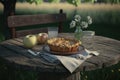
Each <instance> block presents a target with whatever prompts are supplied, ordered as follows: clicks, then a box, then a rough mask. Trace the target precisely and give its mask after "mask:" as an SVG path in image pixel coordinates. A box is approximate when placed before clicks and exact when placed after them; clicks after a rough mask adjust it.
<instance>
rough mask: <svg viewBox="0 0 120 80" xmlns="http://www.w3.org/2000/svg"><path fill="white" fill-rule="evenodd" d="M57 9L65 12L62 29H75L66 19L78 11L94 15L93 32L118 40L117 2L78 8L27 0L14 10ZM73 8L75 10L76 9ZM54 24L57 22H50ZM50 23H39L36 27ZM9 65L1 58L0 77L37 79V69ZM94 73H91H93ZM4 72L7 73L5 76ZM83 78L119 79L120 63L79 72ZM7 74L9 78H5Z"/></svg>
mask: <svg viewBox="0 0 120 80" xmlns="http://www.w3.org/2000/svg"><path fill="white" fill-rule="evenodd" d="M59 9H63V10H64V12H65V13H67V18H68V20H67V21H66V22H65V23H64V26H65V27H64V32H74V30H75V29H69V23H70V21H71V19H72V17H73V15H74V14H75V13H76V14H80V15H81V16H82V17H84V18H85V16H87V15H90V16H91V17H92V18H93V24H92V25H90V26H89V27H88V29H87V30H94V31H95V32H96V35H101V36H106V37H110V38H114V39H117V40H120V34H119V32H120V5H119V4H113V5H110V4H81V5H79V6H78V7H77V8H76V7H74V6H73V5H70V4H66V3H60V4H53V3H51V4H49V3H43V4H41V5H35V4H29V3H22V4H21V3H17V5H16V14H17V15H18V14H19V15H22V14H45V13H58V12H59ZM75 11H76V12H75ZM2 12H3V6H2V5H1V4H0V31H1V32H0V41H3V40H4V36H3V34H2V28H1V26H2V25H3V19H2V18H3V15H2V14H1V13H2ZM53 25H56V24H53ZM39 26H40V27H41V26H42V27H43V26H52V25H38V26H37V27H39ZM11 72H12V71H10V69H9V67H6V65H5V64H4V63H1V62H0V75H1V76H0V80H16V79H17V80H36V76H37V75H36V73H35V72H30V71H21V70H17V71H15V72H14V73H11ZM93 74H94V76H93ZM4 75H5V76H6V75H7V77H5V76H4ZM81 75H82V80H114V79H115V80H120V76H119V75H120V63H119V64H116V65H114V66H111V67H108V68H104V69H98V70H94V71H85V72H81ZM8 78H9V79H8Z"/></svg>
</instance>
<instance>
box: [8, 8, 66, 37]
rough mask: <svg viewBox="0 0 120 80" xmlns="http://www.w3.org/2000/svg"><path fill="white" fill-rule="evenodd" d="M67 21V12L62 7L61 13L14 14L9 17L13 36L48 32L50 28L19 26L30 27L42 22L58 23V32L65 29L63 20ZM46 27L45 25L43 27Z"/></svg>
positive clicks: (9, 25)
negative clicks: (31, 28)
mask: <svg viewBox="0 0 120 80" xmlns="http://www.w3.org/2000/svg"><path fill="white" fill-rule="evenodd" d="M65 21H66V13H63V10H62V9H60V11H59V13H55V14H35V15H13V16H9V17H8V27H9V28H10V30H11V35H10V36H11V38H15V37H20V36H25V35H27V34H35V33H40V32H47V31H48V30H47V29H46V30H45V29H44V30H43V29H42V28H37V29H33V30H29V28H28V29H27V30H22V31H21V30H19V31H17V30H16V28H18V27H25V26H26V27H29V26H33V25H40V24H50V23H58V26H56V27H58V32H62V31H63V22H65ZM43 28H45V27H43Z"/></svg>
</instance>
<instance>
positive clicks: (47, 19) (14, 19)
mask: <svg viewBox="0 0 120 80" xmlns="http://www.w3.org/2000/svg"><path fill="white" fill-rule="evenodd" d="M65 20H66V14H65V13H62V14H40V15H16V16H10V17H8V25H9V27H13V26H16V27H20V26H28V25H35V24H45V23H53V22H63V21H65Z"/></svg>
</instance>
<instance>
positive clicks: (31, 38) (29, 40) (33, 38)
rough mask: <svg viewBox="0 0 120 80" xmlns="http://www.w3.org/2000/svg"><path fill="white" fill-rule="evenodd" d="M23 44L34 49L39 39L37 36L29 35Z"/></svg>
mask: <svg viewBox="0 0 120 80" xmlns="http://www.w3.org/2000/svg"><path fill="white" fill-rule="evenodd" d="M23 44H24V46H25V47H27V48H32V47H33V46H35V45H36V44H37V38H36V36H35V35H27V36H25V37H24V39H23Z"/></svg>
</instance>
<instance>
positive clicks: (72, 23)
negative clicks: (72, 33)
mask: <svg viewBox="0 0 120 80" xmlns="http://www.w3.org/2000/svg"><path fill="white" fill-rule="evenodd" d="M75 26H76V22H75V21H73V20H72V22H71V23H70V28H74V27H75Z"/></svg>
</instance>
